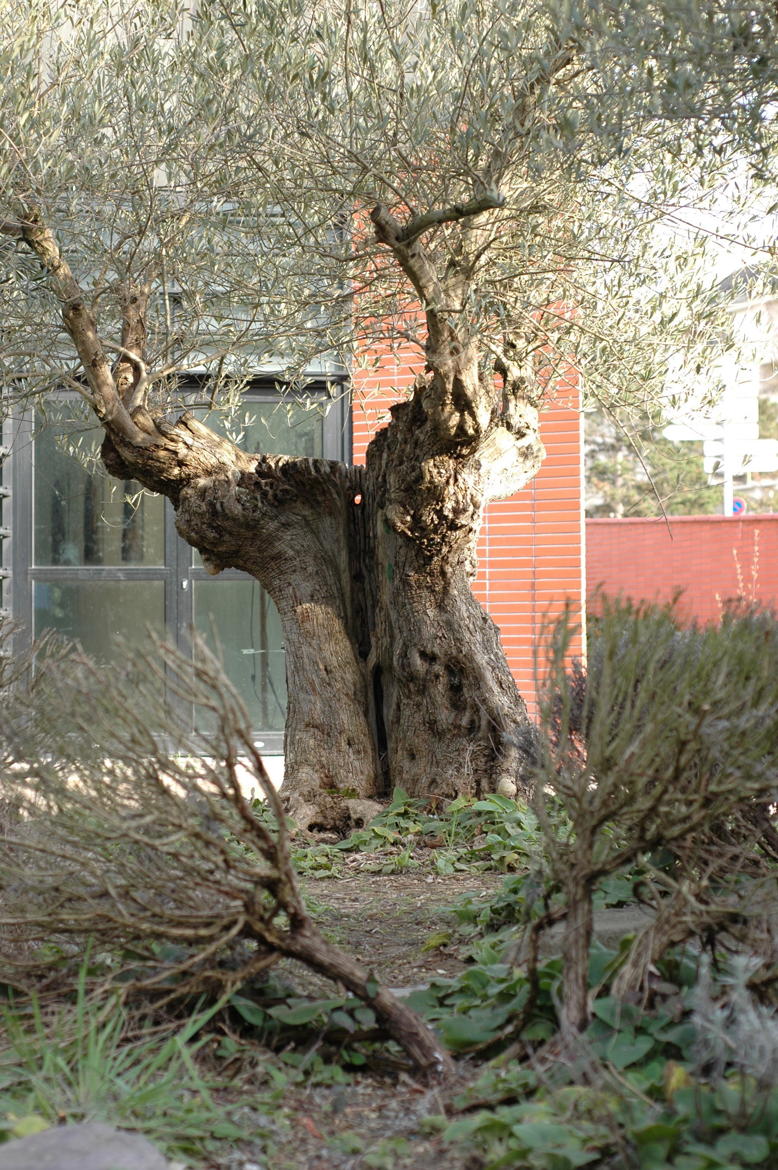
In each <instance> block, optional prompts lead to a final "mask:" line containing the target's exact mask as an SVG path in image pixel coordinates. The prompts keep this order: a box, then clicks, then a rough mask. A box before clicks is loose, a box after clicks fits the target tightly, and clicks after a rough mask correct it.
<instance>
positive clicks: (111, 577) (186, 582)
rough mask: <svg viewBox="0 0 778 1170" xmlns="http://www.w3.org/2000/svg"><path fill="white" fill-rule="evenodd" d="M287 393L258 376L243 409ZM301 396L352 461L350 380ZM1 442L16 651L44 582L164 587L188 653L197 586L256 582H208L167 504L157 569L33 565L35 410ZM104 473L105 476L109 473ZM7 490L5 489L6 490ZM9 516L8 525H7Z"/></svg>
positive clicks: (309, 388) (326, 439) (279, 745)
mask: <svg viewBox="0 0 778 1170" xmlns="http://www.w3.org/2000/svg"><path fill="white" fill-rule="evenodd" d="M206 384H207V379H206V378H202V377H200V378H192V379H187V380H186V382H184V383H183V385H182V389H183V390H184V392H186V390H187V388H191V390H192V392H197V391H200V392H202V389H203V387H204V386H205V385H206ZM56 396H57V397H61V398H75V397H76V395H75V393H74V392H73V391H62V392H61V393H60V394H58V395H56ZM286 396H287V395H285V393H284V388H283V386H282V385H280V384H279V381H278V380H277V379H274V378H271V377H257V378H254V379H252V380H251V382H250V383H249V384H248V385H247V386H246V389H245V391H244V400H245V402H246V406H247V408H248V409H250V404H251V403H252V402H265V403H266V402H270V403H278V404H280V403H281V402H282V400H283V399H284V397H286ZM299 397H301V398H303V397H304V398H311V397H313V398H316V399H318V400H320V401H322V402H323V403H324V402H327V401H329V403H330V405H329V407H328V409H327V410H326V411H325V412H324V416H323V420H322V449H323V457H324V458H325V459H333V460H338V461H341V462H346V463H350V462H351V452H352V427H351V421H352V420H351V408H350V407H351V403H350V393H349V381H348V378H347V377H346V375H344V374H337V375H333V376H328V377H327V376H320V377H316V378H312V379H311V381H310V382H309V383H308V384H307V385H306V387H305V391H304V393H301V394H300V396H299ZM2 432H3V433H2V434H0V441H2V446H3V450H5V451H7V454H6V456H5V458H3V460H2V465H0V485H2V486H3V488H4V492H5V493H6V494H4V495H3V496H1V497H0V504H1V505H2V508H0V522H1V523H2V525H3V526H5V527H7V528H8V529H10V534H9V535H8V536H7V537H6V538H5V539H4V540H2V546H1V547H2V559H0V574H2V575H3V576H2V579H0V586H2V596H1V597H0V600H1V602H2V609H3V611H4V613H5V614H6V616H8V617H11V618H12V620H13V622H14V624H15V626H16V630H15V633H14V649H15V650H16V651H21V650H24V649H27V648H29V646H30V645H31V643H32V640H33V629H34V616H35V612H34V592H35V586H36V585H38V584H45V583H56V584H76V583H79V582H90V583H94V582H100V581H120V582H132V581H148V582H155V581H156V582H160V581H161V582H162V583H163V593H164V603H163V604H164V614H163V624H164V629H165V631H166V635H167V637H168V638H170V640H171V641H173V642H174V643H175V645H176V646H177V647H179V649H183V648H187V649H189V648H190V637H189V632H190V630H191V628H192V625H193V620H194V588H195V585H196V584H197V583H198V582H200V581H202V582H214V583H218V582H220V581H235V580H249V581H253V580H255V579H254V578H253V577H251V575H250V574H248V573H244V572H242V571H241V570H238V569H225V570H223V571H222V572H221V573H220V574H219V575H218V577H213V576H212V575H210V574H209V573H207V571H206V570H205V569H204V568H203V567H202V566H201V565H198V564H196V563H195V562H194V550H193V549H192V547H191V546H190V545H189V544H187V543H186V541H184V540H183V539H182V538H181V537H180V536H179V535H178V533H177V532H176V529H175V516H174V512H173V508H172V505H171V504H170V501H169V500H167V499H166V500H165V501H164V536H163V553H164V564H162V565H36V564H35V561H34V520H35V516H34V495H35V492H34V486H35V485H34V454H33V444H34V437H33V436H34V408H33V407H32V406H30V407H27V408H26V409H25V410H24V411H23V412H22V414H21V415H20V416H18V417H17V418H15V419H14V420H10V419H6V420H5V422H4V424H3V428H2ZM106 474H108V473H107V472H106ZM9 489H10V490H9ZM9 518H10V522H9ZM252 734H254V735H255V736H257V737H258V742H261V744H262V746H263V747H264V748H265V750H266V751H267V752H269V753H277V752H280V751H282V749H283V733H282V732H277V731H269V730H268V729H266V728H261V727H252Z"/></svg>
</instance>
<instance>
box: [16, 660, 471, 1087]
mask: <svg viewBox="0 0 778 1170" xmlns="http://www.w3.org/2000/svg"><path fill="white" fill-rule="evenodd" d="M29 666H30V664H29V663H24V664H20V663H18V662H17V664H16V666H11V662H10V660H8V659H6V660H4V661H3V663H2V667H0V669H2V671H4V672H5V673H4V674H2V675H0V689H2V691H3V704H4V718H3V726H2V729H1V730H0V770H1V773H2V774H1V777H0V783H1V784H2V830H3V837H2V850H1V852H0V978H2V979H3V980H4V981H5V982H7V983H9V984H11V985H14V986H17V987H19V988H25V987H29V986H30V985H31V982H33V981H34V980H35V979H36V978H40V976H41V975H42V974H44V973H45V971H46V969H47V968H49V967H56V965H57V964H59V963H61V961H62V955H63V953H64V954H65V955H74V956H78V955H81V954H82V953H83V951H84V949H85V947H86V945H87V940H92V942H93V944H94V945H95V946H96V947H98V948H100V949H103V950H105V951H107V952H110V953H111V954H113V955H115V956H119V957H121V960H122V961H121V963H120V964H119V966H117V969H116V981H117V983H119V984H120V985H121V986H122V987H123V989H124V991H125V993H127V994H129V993H131V992H132V991H136V990H143V991H144V992H146V993H148V992H151V991H155V992H158V993H161V994H162V995H164V996H167V997H175V996H184V995H187V996H188V995H191V994H193V993H197V992H201V991H203V990H204V989H208V990H209V991H227V990H229V989H230V988H233V987H237V986H239V985H241V984H243V983H245V982H246V981H247V980H248V979H250V978H252V977H253V976H256V975H257V974H258V973H260V972H262V971H263V970H265V969H266V968H267V967H269V966H270V965H271V964H272V963H274V962H275V961H276V960H277V959H279V958H280V957H282V956H288V957H292V958H294V959H297V960H299V961H301V962H303V963H305V964H306V965H307V966H308V967H310V968H312V969H313V970H315V971H318V972H319V973H321V974H324V975H326V976H327V977H329V978H331V979H333V980H335V981H337V982H339V983H340V984H342V985H343V986H344V987H346V988H347V989H348V990H349V991H350V992H351V993H352V994H355V995H357V996H359V997H361V998H362V999H363V1000H364V1001H365V1002H366V1003H368V1004H369V1005H370V1007H371V1008H372V1009H373V1010H374V1011H375V1013H376V1016H377V1018H378V1020H379V1021H380V1023H381V1024H382V1025H383V1027H384V1028H385V1030H386V1032H387V1033H388V1034H389V1035H390V1036H391V1037H392V1038H393V1039H394V1040H396V1041H397V1042H398V1043H399V1044H401V1045H402V1047H403V1048H404V1049H405V1051H406V1052H407V1053H408V1055H409V1056H410V1057H411V1059H412V1060H413V1062H414V1063H415V1065H416V1066H417V1067H418V1068H419V1069H421V1070H422V1071H423V1072H425V1073H431V1074H440V1073H442V1072H444V1071H445V1070H446V1069H447V1067H448V1057H447V1055H446V1053H445V1052H444V1050H443V1049H442V1048H441V1047H440V1045H439V1044H438V1042H437V1040H436V1039H435V1037H434V1035H433V1034H432V1032H431V1031H430V1030H429V1029H428V1028H427V1026H426V1025H425V1024H424V1023H423V1022H422V1021H421V1020H420V1019H419V1018H418V1017H417V1016H416V1015H415V1014H414V1013H413V1012H411V1011H410V1009H408V1008H407V1007H406V1006H405V1005H404V1004H402V1003H401V1002H399V1001H398V1000H397V999H395V998H394V997H393V996H392V995H391V994H390V993H389V992H388V991H387V990H386V989H385V988H383V987H381V986H380V984H379V983H378V982H377V980H376V979H375V977H374V975H373V974H372V973H371V972H370V971H368V970H367V969H365V968H364V967H362V966H361V965H360V964H359V963H357V962H355V961H354V960H353V959H352V958H351V957H350V956H349V955H347V954H346V953H345V952H343V951H341V950H340V949H339V948H338V947H336V946H334V945H333V944H332V943H330V942H328V941H327V940H326V939H325V938H324V937H323V936H322V935H321V933H320V932H319V931H318V929H317V928H316V926H315V925H314V923H313V922H312V921H311V919H310V917H309V915H308V914H307V912H306V909H305V906H304V904H303V901H302V898H301V896H300V893H299V890H298V888H297V883H296V880H295V874H294V871H293V869H292V866H291V863H290V857H289V841H288V836H287V830H286V827H285V818H284V814H283V810H282V808H281V804H280V802H279V798H278V796H277V794H276V791H275V789H274V787H273V784H272V782H271V781H270V779H269V777H268V774H267V771H266V769H265V767H264V764H263V762H262V759H261V756H260V754H259V752H258V751H257V749H256V747H255V745H254V743H253V741H252V739H251V736H250V734H249V732H248V730H247V729H248V727H249V721H248V716H247V714H246V711H245V709H244V707H243V705H242V703H241V701H240V699H239V697H238V696H237V694H236V692H235V691H234V689H233V688H232V686H231V685H230V684H229V682H228V681H227V680H226V678H225V677H224V674H223V672H222V671H221V669H220V666H219V663H218V661H217V659H216V658H215V657H214V656H213V655H212V654H211V653H210V652H209V651H208V650H207V649H206V648H205V647H204V646H203V645H201V644H198V645H197V646H196V653H195V659H194V662H192V661H191V660H190V659H189V658H188V657H186V656H184V655H182V654H180V653H179V652H178V651H176V650H175V649H173V648H172V647H170V646H163V647H161V652H160V647H159V646H150V647H149V648H148V650H146V651H137V652H136V651H133V652H130V651H129V650H128V651H126V653H125V655H124V660H123V663H122V665H121V667H119V668H112V669H111V670H109V669H107V668H103V667H98V666H96V665H95V664H94V663H93V662H92V661H91V660H90V659H88V658H87V657H85V656H84V655H83V654H81V653H78V652H77V651H75V650H73V649H68V648H66V647H63V646H62V645H58V644H57V643H55V642H53V641H49V642H47V643H45V644H43V645H40V646H39V647H38V649H37V658H36V662H35V670H34V673H33V672H31V671H30V670H29V669H25V668H28V667H29ZM193 714H194V726H195V729H196V730H194V731H192V717H193ZM247 780H248V782H249V786H251V785H253V786H254V787H255V788H256V790H257V791H258V792H259V793H261V795H262V796H263V797H264V800H265V802H266V807H267V808H269V810H271V811H272V813H273V814H274V820H275V824H272V821H271V819H270V818H267V817H265V816H263V814H262V811H261V809H260V807H259V806H255V805H254V804H253V803H252V801H251V800H250V799H248V798H247V797H246V795H245V794H244V792H245V789H246V786H247V785H246V781H247ZM271 826H272V827H271Z"/></svg>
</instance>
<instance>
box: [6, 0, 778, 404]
mask: <svg viewBox="0 0 778 1170" xmlns="http://www.w3.org/2000/svg"><path fill="white" fill-rule="evenodd" d="M776 19H777V18H776V13H775V9H774V6H773V5H772V4H769V3H766V2H760V3H755V4H751V5H748V6H744V5H742V4H740V3H735V2H734V0H704V2H703V0H650V2H646V0H619V2H616V0H521V2H520V3H517V2H515V0H456V2H455V0H420V2H419V3H405V2H404V0H382V2H381V3H373V2H372V0H327V2H326V3H313V2H312V0H285V2H284V3H279V0H239V2H237V3H232V2H230V0H223V2H219V3H214V4H208V5H193V4H191V3H188V2H186V0H154V2H151V0H133V2H132V3H129V4H122V5H116V4H115V3H113V0H89V2H88V3H85V4H79V5H75V4H61V3H59V2H56V0H33V2H32V3H30V2H27V0H25V2H24V3H22V2H21V0H5V2H4V4H3V21H2V30H3V31H2V33H1V34H0V71H1V72H2V75H3V76H4V78H6V81H5V84H4V86H3V91H2V95H0V125H2V136H3V150H2V155H1V156H0V220H3V221H4V223H5V226H6V228H7V229H8V230H9V231H10V233H11V234H10V236H9V238H8V240H7V243H6V246H5V247H4V248H3V255H2V259H3V267H4V269H5V276H4V279H3V282H2V285H1V286H0V297H2V306H1V308H2V315H3V322H4V330H5V336H6V341H5V342H4V345H3V349H2V359H1V360H2V366H1V368H2V372H3V376H4V381H5V383H6V386H7V387H8V388H9V389H10V388H13V389H14V392H17V391H18V388H19V384H20V379H21V383H22V385H23V386H25V387H27V388H35V387H41V386H44V387H45V386H50V385H51V384H52V381H56V382H58V383H60V384H61V383H62V381H63V380H66V378H67V377H68V376H69V375H72V373H73V372H74V369H75V367H74V366H73V364H72V359H71V352H70V350H69V348H68V346H67V344H66V340H65V338H64V337H63V335H62V334H61V332H60V326H59V316H58V311H57V306H56V304H55V303H54V301H53V298H52V295H51V293H50V292H49V291H48V290H47V288H46V287H45V286H44V284H43V283H42V282H41V279H40V270H39V269H38V267H37V262H36V261H35V259H34V258H33V257H32V256H31V255H30V254H28V253H26V251H25V249H24V247H23V246H21V245H19V244H18V243H16V242H15V239H16V238H18V237H15V236H14V228H13V225H14V224H18V223H19V222H21V221H24V219H25V217H27V216H29V215H30V214H32V213H34V212H37V213H38V214H40V215H41V216H42V218H43V220H44V222H46V223H48V224H49V225H50V226H51V227H52V228H53V230H54V231H55V234H56V235H57V237H58V239H59V242H60V246H61V247H62V250H63V254H64V255H65V256H66V258H68V259H69V261H70V263H71V266H72V267H73V269H74V272H75V274H76V277H77V278H78V279H79V281H80V282H81V283H82V285H83V286H84V287H85V289H86V291H87V296H88V300H89V301H90V303H91V304H92V305H93V307H94V309H95V311H96V313H97V316H98V320H99V324H100V327H101V329H102V331H103V334H104V336H105V337H106V338H110V339H112V341H113V343H114V344H116V343H118V342H119V340H120V328H119V320H120V314H121V302H122V297H123V296H125V295H126V293H127V289H128V288H130V287H131V286H132V287H137V288H141V289H146V290H149V291H150V294H151V303H150V313H149V333H148V359H149V360H148V365H149V370H150V371H151V376H152V385H153V386H154V387H155V388H156V390H157V391H159V392H160V393H162V392H163V391H164V388H165V385H166V379H167V376H168V375H169V374H171V373H172V372H174V371H176V370H179V369H182V368H183V369H186V368H190V367H192V366H200V365H201V364H202V363H203V362H206V363H207V364H208V365H209V367H210V368H211V369H212V370H214V371H219V372H222V373H225V372H227V373H233V374H237V375H240V374H242V373H245V372H246V371H248V370H249V369H256V368H257V367H258V366H260V365H262V364H263V363H265V364H267V363H269V364H273V365H275V366H276V367H277V366H278V365H279V364H280V365H284V364H286V365H287V366H288V368H289V370H291V371H294V370H298V371H299V370H300V369H302V368H304V367H305V365H306V362H309V361H311V360H312V359H316V358H319V359H320V358H322V357H324V356H328V357H330V358H332V357H335V356H337V357H340V358H342V359H348V357H349V355H350V354H351V353H352V351H353V349H354V346H355V345H359V344H362V345H364V342H365V340H366V339H370V338H371V337H372V338H375V337H376V336H378V337H386V338H389V339H390V340H393V341H398V340H405V341H408V340H410V341H411V342H418V343H419V344H422V343H423V337H422V336H421V335H417V329H418V326H419V322H418V318H417V316H416V314H415V312H414V302H415V300H416V297H417V290H415V289H414V288H413V287H411V285H410V284H408V283H407V282H406V281H405V280H404V278H403V277H402V274H401V273H400V272H399V270H398V269H397V268H396V267H394V266H393V265H392V264H389V263H387V262H386V260H385V257H384V254H383V249H382V248H381V246H380V245H378V244H377V243H376V241H375V240H374V239H373V237H372V229H371V228H370V224H369V221H368V214H369V212H370V210H371V209H372V208H374V207H376V206H378V205H386V206H390V207H392V208H393V209H394V211H395V213H396V214H397V215H398V216H399V217H400V220H401V221H405V222H410V221H413V223H414V224H415V228H414V231H415V232H417V233H418V235H419V236H421V235H422V234H424V237H425V247H426V248H427V249H428V252H429V255H430V256H431V258H432V259H433V261H434V262H435V263H436V265H437V266H438V270H439V271H441V272H442V271H446V272H447V273H448V274H449V275H450V273H451V271H452V270H453V269H456V268H458V269H459V271H460V273H461V276H462V280H461V282H460V284H459V286H458V291H457V293H456V296H454V298H453V301H454V303H452V304H449V305H446V306H444V308H445V309H446V311H447V312H448V313H449V314H450V315H451V317H452V318H453V319H455V321H456V323H457V324H458V326H460V327H462V326H466V329H467V331H472V332H475V333H477V334H478V336H479V338H480V339H481V342H482V343H483V347H484V354H485V356H486V357H487V358H488V360H491V356H492V355H493V354H494V352H495V351H498V352H499V351H501V350H502V349H503V348H504V346H505V345H506V342H510V344H511V346H516V347H518V350H519V352H520V354H521V355H522V356H523V357H526V356H527V354H530V353H533V352H537V351H538V349H539V347H543V346H545V347H546V354H547V356H548V360H549V362H551V363H552V364H554V363H559V364H560V368H564V356H565V355H571V354H574V355H575V360H576V362H577V364H578V366H579V367H580V368H581V369H582V370H583V372H584V374H585V377H586V380H587V384H588V386H589V387H590V389H591V390H592V392H593V393H595V394H596V395H598V396H599V397H601V398H604V399H608V400H609V399H611V398H614V397H616V398H619V399H621V400H623V399H624V398H625V397H630V396H632V397H637V398H641V399H642V398H644V397H646V396H648V397H650V396H651V395H653V394H656V393H658V392H659V391H660V390H661V389H662V388H663V386H664V384H665V379H666V375H667V371H668V368H670V366H671V365H672V366H673V367H674V368H675V369H676V371H678V369H679V359H683V360H682V363H680V364H684V365H685V366H686V367H687V368H689V369H691V370H693V369H694V367H695V366H701V367H705V366H707V364H708V363H709V360H710V358H711V356H712V354H713V352H714V350H715V349H716V348H717V347H718V346H720V344H721V343H722V341H725V340H726V338H725V335H724V334H723V333H722V325H723V317H722V314H721V311H720V310H721V305H720V303H719V300H718V299H717V296H716V292H715V289H714V288H712V284H713V282H712V279H711V274H710V270H709V268H707V267H706V261H707V260H709V258H710V257H709V253H710V247H709V245H711V246H712V247H713V249H714V250H715V248H716V247H717V246H718V244H719V243H720V240H719V239H718V238H717V237H715V236H712V235H711V234H710V231H709V230H702V231H701V230H698V228H699V224H700V221H699V218H698V210H699V209H701V208H703V209H704V208H708V209H709V210H710V209H714V210H720V209H721V206H722V199H723V198H724V197H725V198H726V206H727V221H726V225H725V226H724V227H723V228H721V229H720V230H721V231H723V234H724V235H727V234H732V233H737V234H739V235H740V236H741V238H742V239H743V240H745V241H746V242H748V241H750V242H751V243H753V244H754V246H755V247H756V249H757V251H756V252H754V253H753V254H754V256H755V258H756V259H758V258H759V256H760V252H759V250H758V249H759V245H760V243H763V241H762V240H760V225H759V224H758V223H756V222H750V223H749V216H750V217H751V219H752V221H753V220H754V217H755V216H757V215H758V214H760V213H761V211H763V210H764V208H765V206H766V204H769V202H770V198H769V194H768V196H767V198H766V200H765V198H761V202H759V203H758V204H756V205H755V204H754V199H755V198H757V199H759V197H760V192H761V194H762V195H763V194H764V192H765V191H767V192H768V193H769V191H770V188H771V184H772V183H773V182H774V172H773V169H772V168H773V166H774V164H773V162H772V159H771V153H770V148H771V145H772V143H773V139H774V104H771V103H774V97H775V93H776V78H777V77H778V62H777V61H776V53H775V40H776ZM484 198H485V199H486V201H487V204H492V207H491V210H487V211H486V212H485V213H484V214H482V215H480V216H479V217H477V218H476V220H475V221H471V220H470V219H469V218H465V219H461V220H460V214H461V210H462V209H465V210H466V209H467V207H468V206H469V205H472V201H473V200H476V201H478V200H479V199H484ZM755 206H756V207H757V208H758V209H760V210H757V211H755V210H754V208H755ZM749 209H750V210H749ZM474 223H476V224H477V227H478V230H477V231H476V230H473V225H474ZM9 225H10V226H9ZM761 254H762V255H764V253H761ZM450 287H455V286H454V285H451V286H450ZM355 293H356V297H354V295H353V294H355ZM409 313H410V316H409V315H408V314H409ZM513 352H514V350H513V349H512V350H511V353H513ZM681 381H682V378H681V376H680V374H678V376H677V377H676V379H675V382H676V385H677V386H679V385H680V383H681Z"/></svg>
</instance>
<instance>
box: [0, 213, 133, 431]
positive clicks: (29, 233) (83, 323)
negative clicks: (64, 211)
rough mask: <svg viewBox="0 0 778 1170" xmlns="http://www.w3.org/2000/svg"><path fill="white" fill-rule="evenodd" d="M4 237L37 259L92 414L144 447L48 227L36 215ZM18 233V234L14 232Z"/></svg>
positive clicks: (11, 227) (81, 295)
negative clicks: (56, 304)
mask: <svg viewBox="0 0 778 1170" xmlns="http://www.w3.org/2000/svg"><path fill="white" fill-rule="evenodd" d="M2 226H3V230H4V231H5V232H6V234H7V235H17V236H18V238H20V239H22V240H24V242H25V244H26V245H27V246H28V248H29V249H30V250H31V251H32V252H33V253H34V254H35V255H36V256H37V258H38V260H39V262H40V264H41V267H42V268H43V269H44V271H45V272H46V274H47V275H48V277H49V281H50V284H51V287H52V289H53V291H54V292H55V294H56V296H57V297H58V298H59V301H60V303H61V305H62V320H63V323H64V325H65V329H66V330H67V332H68V335H69V336H70V338H71V340H72V342H73V344H74V346H75V347H76V352H77V353H78V356H79V358H80V359H81V364H82V365H83V367H84V373H85V374H86V378H87V381H88V382H89V385H90V387H91V388H92V391H93V393H94V400H95V401H94V411H95V414H96V415H97V417H98V418H99V420H100V422H101V423H102V424H103V426H104V427H106V429H108V430H113V431H115V432H117V433H118V434H120V435H121V436H122V438H123V439H125V440H126V441H127V442H129V443H132V444H133V445H135V446H147V445H148V443H149V438H148V436H147V435H145V434H144V433H143V431H141V430H139V428H138V427H137V426H136V425H135V423H134V422H133V421H132V419H131V417H130V414H129V411H128V410H127V408H126V407H125V405H124V403H123V402H122V400H121V398H120V396H119V393H118V391H117V388H116V383H115V382H114V379H113V375H112V373H111V370H110V367H109V364H108V359H107V357H106V356H105V347H104V346H103V344H102V342H101V341H100V338H99V337H98V334H97V324H96V322H95V318H94V316H93V314H92V313H91V311H90V310H89V308H88V307H87V304H86V298H85V297H84V293H83V291H82V289H81V287H80V285H79V284H78V281H77V280H76V278H75V277H74V275H73V273H72V271H71V269H70V266H69V265H68V263H67V261H66V260H65V259H64V258H63V256H62V254H61V252H60V249H59V245H58V244H57V241H56V238H55V236H54V233H53V231H52V230H51V228H50V227H48V226H47V225H46V224H44V223H42V222H41V221H40V218H39V217H38V215H37V214H36V213H33V214H32V215H30V217H29V218H28V219H27V220H24V221H20V222H19V223H18V224H7V223H6V224H3V225H2ZM17 228H18V229H19V230H18V232H17V231H16V229H17Z"/></svg>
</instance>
